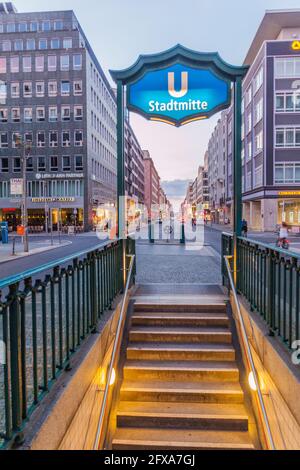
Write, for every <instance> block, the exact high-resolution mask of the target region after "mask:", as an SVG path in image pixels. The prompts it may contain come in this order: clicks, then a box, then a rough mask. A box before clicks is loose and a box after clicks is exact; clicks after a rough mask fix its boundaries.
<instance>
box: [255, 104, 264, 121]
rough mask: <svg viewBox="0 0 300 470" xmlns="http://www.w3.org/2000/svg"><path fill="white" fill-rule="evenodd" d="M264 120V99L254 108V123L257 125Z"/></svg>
mask: <svg viewBox="0 0 300 470" xmlns="http://www.w3.org/2000/svg"><path fill="white" fill-rule="evenodd" d="M262 118H263V99H260V100H259V101H258V102H257V103H256V105H255V108H254V121H255V124H257V123H258V122H259V121H260V120H261V119H262Z"/></svg>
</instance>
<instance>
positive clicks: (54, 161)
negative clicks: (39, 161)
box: [50, 157, 58, 171]
mask: <svg viewBox="0 0 300 470" xmlns="http://www.w3.org/2000/svg"><path fill="white" fill-rule="evenodd" d="M50 170H51V171H58V157H51V159H50Z"/></svg>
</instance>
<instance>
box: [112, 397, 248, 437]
mask: <svg viewBox="0 0 300 470" xmlns="http://www.w3.org/2000/svg"><path fill="white" fill-rule="evenodd" d="M117 426H118V427H119V428H121V427H135V428H139V427H141V428H143V427H147V428H154V429H162V428H163V429H203V430H204V429H206V430H222V431H248V416H247V413H246V410H245V407H244V406H243V405H231V404H229V405H224V404H222V405H220V404H206V403H204V404H203V403H182V404H181V406H180V407H178V403H164V402H158V403H151V402H150V403H148V402H146V403H143V402H120V403H119V407H118V413H117Z"/></svg>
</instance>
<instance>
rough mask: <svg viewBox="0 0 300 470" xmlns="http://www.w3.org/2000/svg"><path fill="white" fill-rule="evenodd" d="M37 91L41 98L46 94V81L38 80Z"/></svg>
mask: <svg viewBox="0 0 300 470" xmlns="http://www.w3.org/2000/svg"><path fill="white" fill-rule="evenodd" d="M35 92H36V96H37V97H39V98H41V97H43V96H45V82H36V84H35Z"/></svg>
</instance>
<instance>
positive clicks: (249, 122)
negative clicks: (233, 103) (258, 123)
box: [247, 112, 252, 134]
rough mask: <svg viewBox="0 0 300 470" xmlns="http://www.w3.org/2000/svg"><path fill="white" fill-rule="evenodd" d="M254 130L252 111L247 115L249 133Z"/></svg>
mask: <svg viewBox="0 0 300 470" xmlns="http://www.w3.org/2000/svg"><path fill="white" fill-rule="evenodd" d="M251 130H252V114H251V112H250V113H249V114H248V116H247V134H249V132H251Z"/></svg>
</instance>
